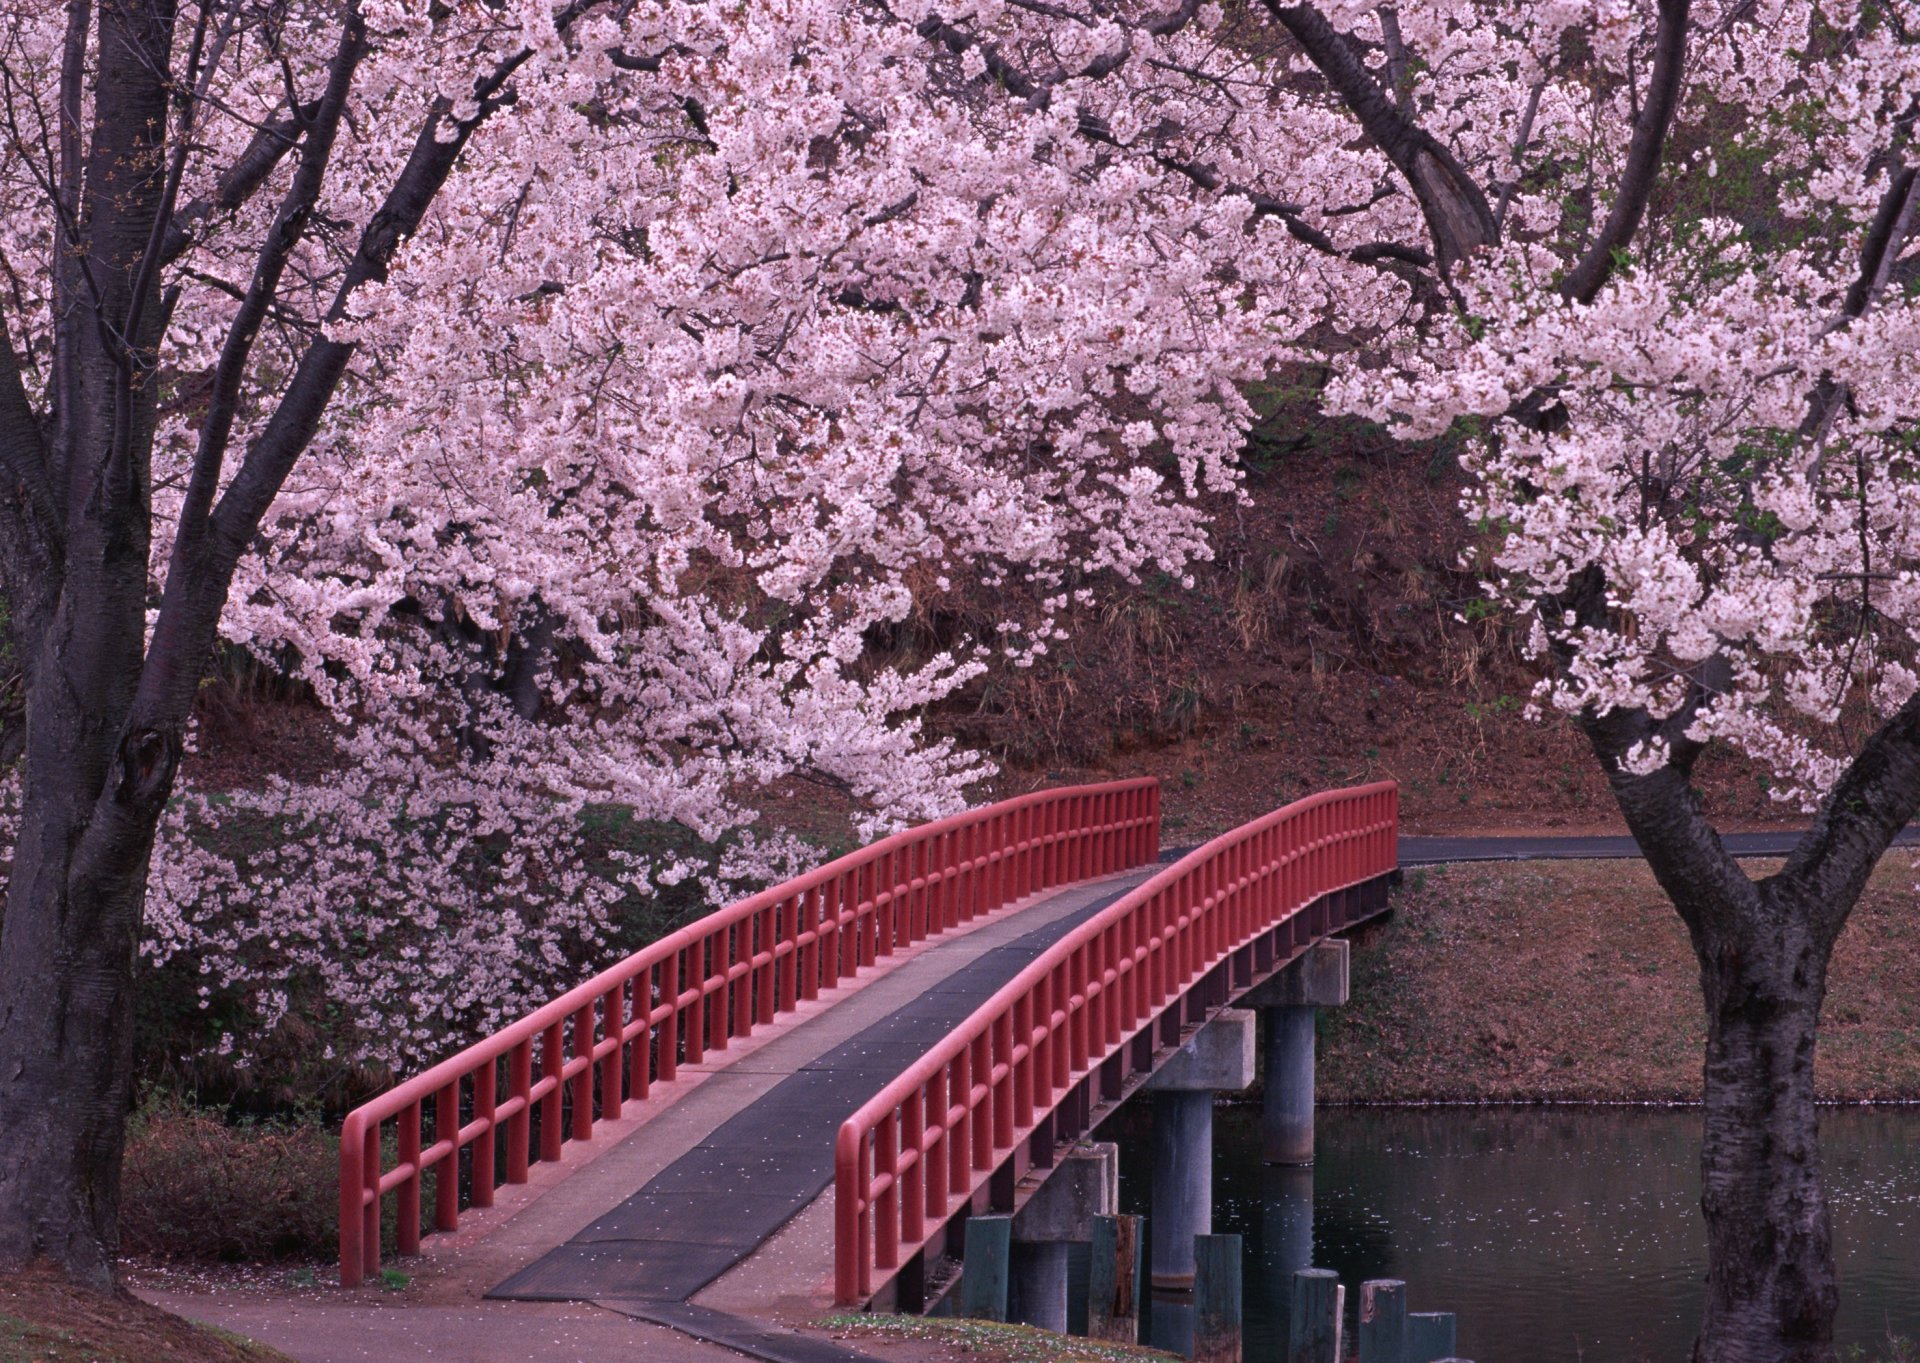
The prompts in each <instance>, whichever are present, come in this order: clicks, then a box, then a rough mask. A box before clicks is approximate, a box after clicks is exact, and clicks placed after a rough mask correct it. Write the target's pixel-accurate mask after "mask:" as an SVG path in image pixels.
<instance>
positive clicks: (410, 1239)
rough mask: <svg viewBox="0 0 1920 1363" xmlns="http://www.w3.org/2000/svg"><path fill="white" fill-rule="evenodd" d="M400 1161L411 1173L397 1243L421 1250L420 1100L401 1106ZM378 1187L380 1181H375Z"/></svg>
mask: <svg viewBox="0 0 1920 1363" xmlns="http://www.w3.org/2000/svg"><path fill="white" fill-rule="evenodd" d="M400 1165H401V1166H402V1167H404V1168H406V1171H407V1176H406V1178H404V1179H402V1180H401V1182H400V1195H399V1198H398V1199H397V1200H398V1202H399V1220H400V1224H399V1226H398V1227H397V1228H396V1229H395V1231H394V1242H395V1247H396V1248H397V1249H398V1250H399V1251H400V1253H402V1254H418V1253H419V1252H420V1104H419V1103H417V1102H415V1103H408V1104H407V1105H406V1106H405V1107H404V1108H402V1109H400ZM374 1186H375V1187H378V1186H379V1185H378V1184H376V1185H374Z"/></svg>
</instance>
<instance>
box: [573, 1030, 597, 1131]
mask: <svg viewBox="0 0 1920 1363" xmlns="http://www.w3.org/2000/svg"><path fill="white" fill-rule="evenodd" d="M573 1058H574V1060H575V1062H576V1069H575V1071H574V1075H573V1079H572V1086H573V1093H572V1098H573V1138H574V1139H575V1140H576V1141H590V1140H592V1139H593V1000H592V999H588V1000H587V1001H586V1002H585V1003H584V1004H582V1005H581V1006H580V1009H579V1011H577V1012H576V1013H574V1015H573Z"/></svg>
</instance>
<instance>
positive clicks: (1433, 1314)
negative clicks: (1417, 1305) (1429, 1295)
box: [1407, 1311, 1454, 1363]
mask: <svg viewBox="0 0 1920 1363" xmlns="http://www.w3.org/2000/svg"><path fill="white" fill-rule="evenodd" d="M1453 1347H1454V1317H1453V1312H1451V1311H1415V1312H1413V1313H1412V1314H1411V1315H1409V1316H1408V1317H1407V1363H1440V1360H1442V1359H1446V1358H1452V1357H1453Z"/></svg>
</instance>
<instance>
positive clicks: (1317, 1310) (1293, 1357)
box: [1287, 1268, 1340, 1363]
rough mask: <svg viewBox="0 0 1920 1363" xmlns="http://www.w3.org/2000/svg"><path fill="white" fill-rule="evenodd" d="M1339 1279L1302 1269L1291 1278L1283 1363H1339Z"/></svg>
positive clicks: (1327, 1272) (1319, 1270) (1324, 1271)
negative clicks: (1291, 1284)
mask: <svg viewBox="0 0 1920 1363" xmlns="http://www.w3.org/2000/svg"><path fill="white" fill-rule="evenodd" d="M1339 1325H1340V1275H1339V1274H1337V1273H1335V1272H1334V1271H1333V1270H1331V1269H1326V1268H1303V1269H1301V1270H1300V1271H1299V1272H1298V1273H1295V1274H1294V1275H1293V1300H1292V1310H1291V1311H1290V1313H1289V1314H1288V1317H1287V1363H1340V1360H1339V1357H1338V1353H1337V1350H1338V1348H1339V1341H1338V1338H1337V1336H1338V1333H1339Z"/></svg>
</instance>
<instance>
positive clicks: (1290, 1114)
mask: <svg viewBox="0 0 1920 1363" xmlns="http://www.w3.org/2000/svg"><path fill="white" fill-rule="evenodd" d="M1347 952H1348V948H1347V943H1346V942H1344V941H1341V940H1340V939H1338V938H1329V939H1328V940H1326V941H1324V942H1316V943H1314V944H1313V945H1312V946H1311V947H1309V948H1307V950H1306V952H1305V953H1304V954H1302V955H1301V956H1300V958H1299V959H1298V960H1296V961H1294V962H1293V963H1292V964H1291V965H1289V966H1287V967H1286V968H1285V969H1284V970H1282V971H1281V972H1280V973H1279V974H1277V975H1275V976H1274V977H1273V978H1272V979H1270V980H1268V981H1267V982H1266V983H1265V984H1263V985H1261V986H1260V987H1259V988H1258V989H1255V990H1253V991H1252V992H1251V993H1249V994H1248V995H1247V996H1246V997H1245V998H1244V999H1243V1000H1242V1002H1243V1003H1248V1004H1252V1005H1253V1006H1255V1007H1257V1008H1259V1009H1260V1010H1261V1011H1262V1012H1263V1013H1265V1014H1266V1024H1267V1026H1266V1031H1267V1045H1266V1066H1265V1069H1266V1077H1265V1080H1264V1083H1265V1091H1264V1092H1263V1093H1262V1095H1261V1108H1260V1115H1261V1130H1260V1138H1261V1139H1260V1143H1261V1148H1262V1153H1263V1155H1264V1157H1265V1159H1266V1161H1267V1163H1269V1164H1311V1163H1313V1030H1314V1015H1315V1010H1316V1009H1319V1008H1335V1007H1338V1006H1339V1005H1341V1004H1343V1003H1345V1002H1346V1001H1347Z"/></svg>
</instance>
